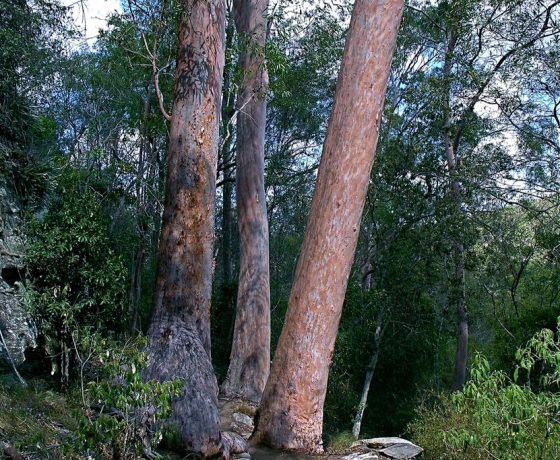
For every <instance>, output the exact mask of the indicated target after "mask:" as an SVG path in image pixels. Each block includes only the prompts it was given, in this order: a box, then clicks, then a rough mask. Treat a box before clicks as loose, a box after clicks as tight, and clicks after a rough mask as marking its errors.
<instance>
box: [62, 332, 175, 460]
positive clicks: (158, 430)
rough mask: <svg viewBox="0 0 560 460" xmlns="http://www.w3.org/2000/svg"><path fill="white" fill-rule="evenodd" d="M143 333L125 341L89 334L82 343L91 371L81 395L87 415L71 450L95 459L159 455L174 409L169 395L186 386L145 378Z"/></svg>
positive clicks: (80, 357) (82, 364)
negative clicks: (158, 446)
mask: <svg viewBox="0 0 560 460" xmlns="http://www.w3.org/2000/svg"><path fill="white" fill-rule="evenodd" d="M146 345H147V340H146V338H145V337H141V336H140V337H138V338H136V339H134V340H129V341H128V342H126V343H125V344H124V345H119V344H117V343H115V342H112V341H110V340H108V339H107V338H102V337H101V336H100V335H98V334H94V335H86V336H85V337H84V339H83V340H82V342H81V346H80V349H81V351H80V352H79V353H78V361H79V363H80V368H81V369H86V370H87V375H90V376H94V378H93V380H89V381H86V380H87V377H86V375H84V373H83V372H82V374H81V395H80V396H81V399H82V403H83V405H84V408H85V415H84V416H83V417H82V420H81V421H80V427H79V429H78V434H77V437H76V438H75V439H74V442H73V444H72V445H70V446H69V449H68V453H69V454H70V453H71V452H79V453H81V454H83V453H84V452H85V453H87V454H88V455H89V456H90V457H89V458H91V457H92V456H93V458H112V459H136V458H155V457H156V456H157V454H155V453H154V452H153V451H152V449H154V448H155V447H156V446H157V445H158V444H159V443H160V441H161V440H162V435H163V424H162V423H160V421H162V420H164V419H165V418H166V417H167V416H168V415H169V414H170V412H171V399H172V398H173V396H175V395H178V394H179V392H180V391H181V389H182V387H183V382H182V381H181V380H179V379H177V380H175V381H172V382H158V381H155V380H149V381H145V380H144V379H143V378H142V375H141V374H142V370H143V369H144V367H145V366H146V354H145V353H144V352H143V351H142V350H143V349H144V348H145V346H146Z"/></svg>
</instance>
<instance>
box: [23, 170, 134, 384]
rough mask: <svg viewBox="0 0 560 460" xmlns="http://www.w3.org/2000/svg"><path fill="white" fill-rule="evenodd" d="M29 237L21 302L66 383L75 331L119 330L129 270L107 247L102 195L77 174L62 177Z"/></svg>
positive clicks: (32, 224)
mask: <svg viewBox="0 0 560 460" xmlns="http://www.w3.org/2000/svg"><path fill="white" fill-rule="evenodd" d="M27 235H28V247H27V251H26V259H27V267H28V270H29V272H30V275H31V281H32V284H31V285H30V286H28V287H27V289H26V291H25V295H24V300H25V302H26V304H27V306H28V309H29V310H30V313H31V314H32V315H33V317H34V318H35V320H36V321H37V323H38V326H39V330H40V332H41V334H43V336H44V337H45V338H46V342H47V344H46V345H47V346H46V348H47V351H48V352H50V353H51V354H52V355H56V354H60V356H61V358H60V360H59V361H58V362H54V363H53V364H54V368H53V371H58V370H60V372H61V377H62V379H63V380H65V381H68V377H69V367H70V364H71V363H70V360H71V359H72V356H71V355H72V353H70V350H73V349H75V348H76V344H75V343H74V340H73V334H74V333H75V332H76V331H78V329H83V328H94V329H95V330H96V331H100V332H101V331H106V332H107V331H112V332H117V333H118V331H122V329H123V326H124V324H125V322H124V320H123V319H124V318H126V292H127V289H126V288H127V281H126V280H127V268H126V266H125V264H124V261H123V259H122V257H121V256H120V255H119V254H118V253H117V252H116V251H115V249H114V248H113V247H112V245H111V238H110V235H111V232H110V221H109V218H108V216H107V214H106V212H105V211H104V209H103V207H102V196H101V195H100V194H99V193H98V192H97V191H96V190H95V189H94V188H93V187H92V186H91V185H90V184H88V182H87V181H83V180H82V178H81V177H79V174H78V173H77V172H75V171H71V172H68V173H65V174H63V175H62V176H61V178H60V179H59V182H58V186H57V190H56V195H55V198H54V200H53V202H52V203H51V205H50V207H49V210H48V211H47V213H46V214H45V215H44V216H42V217H34V218H32V219H31V220H30V222H29V225H28V228H27ZM59 367H60V369H59Z"/></svg>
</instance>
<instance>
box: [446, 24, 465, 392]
mask: <svg viewBox="0 0 560 460" xmlns="http://www.w3.org/2000/svg"><path fill="white" fill-rule="evenodd" d="M456 46H457V34H456V33H455V31H452V32H451V33H450V35H449V39H448V41H447V49H446V53H445V62H444V66H443V79H444V88H445V95H444V98H445V99H444V129H443V142H444V146H445V158H446V161H447V170H448V172H449V178H450V180H451V194H452V199H453V205H454V208H455V217H456V218H457V219H461V214H462V204H463V197H462V195H463V191H462V186H461V182H460V181H459V179H458V178H457V152H456V151H455V147H454V142H453V138H452V135H451V110H450V99H451V68H452V64H453V54H454V53H455V47H456ZM452 238H453V263H454V265H455V268H454V271H453V276H452V279H451V291H450V295H449V301H450V303H451V306H453V305H454V306H455V308H456V310H457V316H458V331H457V350H456V356H455V371H454V376H453V387H452V389H453V390H454V391H456V390H462V389H463V386H464V384H465V379H466V374H467V351H468V347H469V322H468V316H467V303H466V299H465V247H464V243H463V235H462V231H461V230H459V232H457V234H456V235H453V236H452Z"/></svg>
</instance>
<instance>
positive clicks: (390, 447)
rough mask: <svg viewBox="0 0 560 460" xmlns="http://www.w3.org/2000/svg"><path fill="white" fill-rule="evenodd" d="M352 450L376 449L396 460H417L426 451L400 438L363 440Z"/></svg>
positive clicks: (356, 458)
mask: <svg viewBox="0 0 560 460" xmlns="http://www.w3.org/2000/svg"><path fill="white" fill-rule="evenodd" d="M352 448H362V449H374V450H375V452H377V453H379V454H381V455H383V456H385V457H389V458H393V459H395V460H407V459H412V458H416V457H417V456H418V455H420V454H421V453H422V452H423V451H424V449H422V448H421V447H419V446H417V445H416V444H414V443H412V442H410V441H408V440H407V439H403V438H398V437H384V438H370V439H361V440H359V441H357V442H355V443H354V444H352ZM365 454H367V452H366V453H362V455H365ZM344 458H345V459H346V460H358V459H361V458H362V457H353V458H352V459H349V458H347V457H344ZM364 460H365V459H364Z"/></svg>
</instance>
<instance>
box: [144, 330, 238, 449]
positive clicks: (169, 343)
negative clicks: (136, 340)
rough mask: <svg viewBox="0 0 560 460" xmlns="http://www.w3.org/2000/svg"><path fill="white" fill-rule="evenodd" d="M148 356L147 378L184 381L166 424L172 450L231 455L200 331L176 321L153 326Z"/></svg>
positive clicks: (145, 373)
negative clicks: (223, 440) (228, 453)
mask: <svg viewBox="0 0 560 460" xmlns="http://www.w3.org/2000/svg"><path fill="white" fill-rule="evenodd" d="M147 357H148V365H147V367H146V369H145V371H144V377H145V378H146V379H152V380H157V381H160V382H166V381H171V380H175V379H181V380H182V381H183V382H184V387H183V389H182V391H181V393H180V394H179V396H176V397H174V398H173V400H172V414H171V416H170V418H169V419H168V420H167V421H166V426H168V427H169V429H168V430H167V429H166V431H167V432H168V434H170V435H171V436H167V437H166V438H168V439H169V438H171V439H169V444H172V445H170V446H169V447H170V448H172V449H173V450H177V451H178V452H187V453H197V454H200V455H201V456H202V457H210V456H227V452H225V450H227V449H225V447H226V446H224V443H223V442H222V436H221V433H220V421H219V415H218V398H217V395H218V385H217V382H216V377H215V375H214V371H213V369H212V363H211V362H210V357H209V356H208V353H207V352H206V350H205V349H204V346H203V344H202V341H201V339H200V337H199V335H198V332H197V331H196V330H195V329H194V328H192V327H188V325H182V324H177V323H172V322H165V321H164V322H160V323H159V324H158V325H153V326H152V330H151V331H150V345H149V346H148V349H147Z"/></svg>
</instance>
